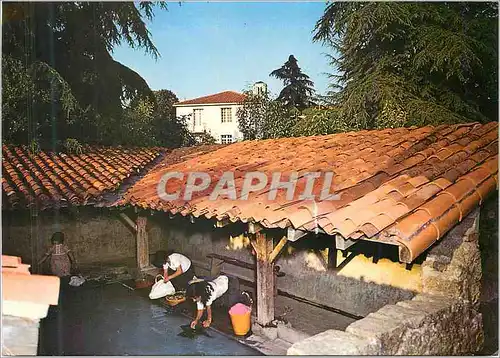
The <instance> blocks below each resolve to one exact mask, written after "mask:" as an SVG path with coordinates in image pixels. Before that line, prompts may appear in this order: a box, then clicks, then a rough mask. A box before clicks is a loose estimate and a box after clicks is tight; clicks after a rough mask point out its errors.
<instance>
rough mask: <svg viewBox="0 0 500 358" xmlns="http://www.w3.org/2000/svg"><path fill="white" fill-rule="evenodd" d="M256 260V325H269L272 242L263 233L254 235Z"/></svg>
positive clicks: (271, 305)
mask: <svg viewBox="0 0 500 358" xmlns="http://www.w3.org/2000/svg"><path fill="white" fill-rule="evenodd" d="M254 247H255V249H256V253H255V254H256V255H255V256H256V258H257V323H259V324H260V325H261V326H266V325H269V324H270V323H271V322H272V321H273V320H274V263H273V262H272V261H271V260H270V255H271V253H272V251H273V241H272V240H268V239H266V235H265V234H264V233H263V232H261V231H260V232H257V233H256V234H255V246H254Z"/></svg>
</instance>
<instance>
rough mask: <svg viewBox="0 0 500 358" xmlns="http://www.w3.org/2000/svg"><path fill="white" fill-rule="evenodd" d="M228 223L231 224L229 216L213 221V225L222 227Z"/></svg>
mask: <svg viewBox="0 0 500 358" xmlns="http://www.w3.org/2000/svg"><path fill="white" fill-rule="evenodd" d="M229 224H231V220H229V218H224V219H222V220H217V221H216V222H215V225H214V227H224V226H227V225H229Z"/></svg>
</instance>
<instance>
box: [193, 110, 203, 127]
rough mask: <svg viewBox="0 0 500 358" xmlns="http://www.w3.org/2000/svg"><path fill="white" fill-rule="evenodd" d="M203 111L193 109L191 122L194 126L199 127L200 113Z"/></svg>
mask: <svg viewBox="0 0 500 358" xmlns="http://www.w3.org/2000/svg"><path fill="white" fill-rule="evenodd" d="M202 111H203V109H193V121H194V125H195V126H201V112H202Z"/></svg>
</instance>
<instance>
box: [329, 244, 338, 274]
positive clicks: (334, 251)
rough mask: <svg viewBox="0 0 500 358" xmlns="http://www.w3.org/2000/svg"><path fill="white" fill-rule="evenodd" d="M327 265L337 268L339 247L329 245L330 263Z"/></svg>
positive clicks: (330, 267)
mask: <svg viewBox="0 0 500 358" xmlns="http://www.w3.org/2000/svg"><path fill="white" fill-rule="evenodd" d="M327 267H328V268H329V269H336V268H337V248H336V247H329V248H328V264H327Z"/></svg>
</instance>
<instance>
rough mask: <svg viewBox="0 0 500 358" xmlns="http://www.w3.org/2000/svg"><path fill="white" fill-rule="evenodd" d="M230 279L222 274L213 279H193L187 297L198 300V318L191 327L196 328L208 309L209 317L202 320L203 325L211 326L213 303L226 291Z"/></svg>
mask: <svg viewBox="0 0 500 358" xmlns="http://www.w3.org/2000/svg"><path fill="white" fill-rule="evenodd" d="M228 283H229V279H228V278H227V276H224V275H221V276H219V277H217V278H216V279H214V280H212V281H205V280H198V279H197V280H193V282H192V283H190V284H189V285H188V289H187V292H186V297H187V298H188V299H191V300H193V301H194V302H196V309H197V310H196V318H195V319H194V321H193V322H191V328H193V329H194V328H195V327H196V326H197V325H198V322H199V321H200V319H201V318H202V316H203V313H204V311H205V309H206V310H207V319H206V320H205V321H203V322H202V324H203V327H205V328H207V327H210V324H211V323H212V303H213V302H214V301H215V300H216V299H218V298H219V297H221V296H222V295H223V294H224V293H226V291H227V289H228Z"/></svg>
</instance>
